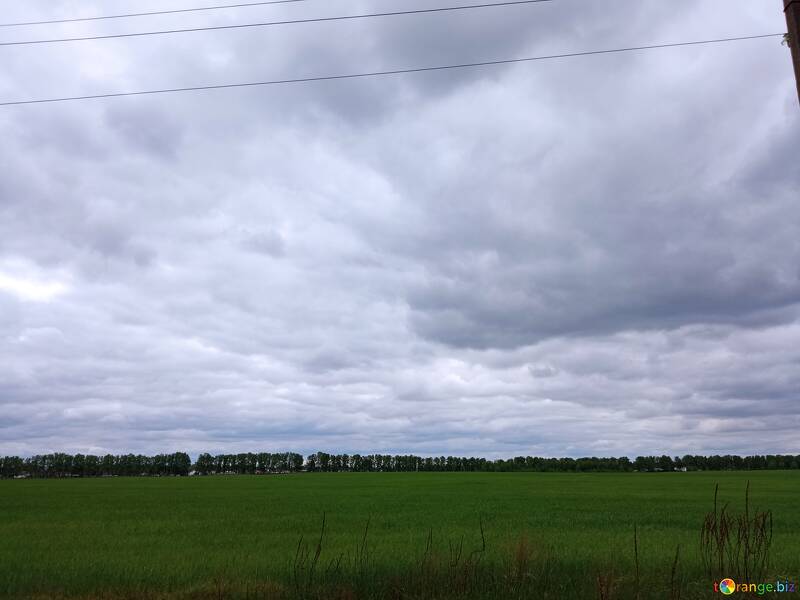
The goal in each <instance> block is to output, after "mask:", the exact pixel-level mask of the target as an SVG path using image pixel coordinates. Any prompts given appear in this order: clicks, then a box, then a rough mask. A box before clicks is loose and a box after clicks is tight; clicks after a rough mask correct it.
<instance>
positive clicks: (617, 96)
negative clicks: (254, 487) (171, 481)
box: [0, 0, 800, 457]
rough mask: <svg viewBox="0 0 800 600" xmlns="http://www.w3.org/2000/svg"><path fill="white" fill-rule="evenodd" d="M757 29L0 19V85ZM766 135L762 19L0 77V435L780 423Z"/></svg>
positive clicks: (571, 449) (772, 3) (659, 22)
mask: <svg viewBox="0 0 800 600" xmlns="http://www.w3.org/2000/svg"><path fill="white" fill-rule="evenodd" d="M211 3H212V2H211V0H209V1H208V2H198V3H197V4H194V3H193V2H191V0H185V1H184V0H181V1H179V0H170V2H168V3H165V2H156V1H155V0H153V1H149V2H144V1H137V2H134V1H133V0H113V1H111V2H108V1H106V2H100V1H99V0H85V1H81V2H67V1H56V0H28V1H26V2H23V3H20V2H0V4H2V20H3V22H11V21H19V20H36V19H47V18H61V17H69V16H94V15H100V14H108V13H115V12H127V11H131V10H134V11H138V10H147V9H156V10H159V9H161V10H163V9H164V8H173V7H175V8H182V7H188V6H196V5H198V4H199V5H203V4H205V5H208V4H211ZM459 3H460V4H465V3H466V2H465V1H464V0H451V2H446V1H444V0H442V2H439V1H438V0H437V1H434V0H417V1H410V0H359V1H356V0H308V1H307V2H299V3H296V4H289V5H283V6H268V7H258V8H242V9H236V10H225V11H210V12H204V13H194V14H181V15H175V16H167V17H146V18H137V19H120V20H114V21H101V22H94V23H91V22H90V23H79V24H72V25H69V26H67V25H47V26H38V27H20V28H6V29H0V37H1V38H2V39H3V40H15V39H20V40H21V39H34V38H42V37H61V36H70V35H94V34H106V33H118V32H126V31H136V30H148V29H169V28H174V27H193V26H198V27H202V26H208V25H216V24H232V23H244V22H248V21H264V20H275V19H293V18H308V17H316V16H333V15H341V14H355V13H359V12H371V11H383V10H397V9H406V8H420V7H431V6H442V5H455V4H459ZM723 4H724V5H725V9H724V10H722V8H723V7H722V5H723ZM785 29H786V24H785V21H784V20H783V15H782V12H781V2H780V0H768V1H759V2H754V1H753V0H731V1H729V2H725V3H723V2H722V1H721V0H700V1H697V0H670V1H668V2H667V1H663V0H596V1H591V2H590V1H587V0H583V1H579V0H556V1H553V2H546V3H541V4H537V5H528V6H517V7H505V8H491V9H483V10H473V11H462V12H455V13H442V14H437V15H418V16H403V17H394V18H384V19H371V20H361V21H347V22H336V23H321V24H310V25H293V26H287V27H279V28H278V27H276V28H266V29H265V28H260V29H259V28H257V29H244V30H235V31H217V32H209V33H191V34H182V35H175V36H159V37H147V38H134V39H114V40H106V41H97V42H81V43H71V44H58V45H35V46H16V47H0V101H7V100H19V99H29V98H41V97H52V96H64V95H73V94H75V95H82V94H91V93H103V92H114V91H133V90H142V89H152V88H161V87H176V86H191V85H202V84H209V83H212V84H213V83H230V82H242V81H252V80H263V79H280V78H288V77H304V76H317V75H329V74H340V73H355V72H360V71H372V70H380V69H396V68H406V67H416V66H428V65H436V64H446V63H451V62H468V61H474V60H494V59H505V58H514V57H524V56H536V55H542V54H557V53H564V52H575V51H584V50H595V49H610V48H618V47H624V46H636V45H642V44H653V43H661V42H677V41H689V40H696V39H710V38H719V37H728V36H739V35H750V34H762V33H776V32H782V31H785ZM799 139H800V107H798V102H797V98H796V90H795V85H794V81H793V75H792V71H791V61H790V56H789V51H788V49H787V48H786V47H784V46H781V43H780V39H779V38H768V39H762V40H755V41H745V42H738V43H730V44H720V45H711V46H695V47H685V48H672V49H662V50H652V51H647V52H638V53H628V54H615V55H603V56H591V57H583V58H572V59H565V60H554V61H544V62H536V63H524V64H517V65H512V66H504V67H497V68H481V69H473V70H463V71H448V72H438V73H423V74H414V75H402V76H395V77H382V78H373V79H361V80H350V81H338V82H324V83H314V84H306V85H293V86H284V87H267V88H249V89H233V90H221V91H213V92H202V93H183V94H173V95H161V96H145V97H129V98H117V99H110V100H92V101H83V102H73V103H63V104H42V105H33V106H16V107H2V108H0V454H21V455H29V454H33V453H39V452H45V451H69V452H92V453H105V452H115V453H116V452H128V451H133V452H148V453H153V452H161V451H172V450H186V451H189V452H191V453H197V452H199V451H205V450H208V451H211V452H223V451H260V450H265V451H266V450H281V449H283V450H295V451H299V452H310V451H314V450H317V449H319V450H327V451H347V452H354V451H360V452H414V453H418V454H457V455H483V456H487V457H509V456H515V455H519V454H532V455H549V456H582V455H630V456H635V455H636V454H640V453H648V454H649V453H657V454H660V453H669V454H684V453H712V452H720V453H722V452H732V453H742V454H744V453H753V452H758V453H768V452H793V453H800V436H798V433H797V432H798V430H800V191H799V190H800V166H799V165H800V163H799V162H798V153H797V152H798V140H799Z"/></svg>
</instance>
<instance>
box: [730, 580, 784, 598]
mask: <svg viewBox="0 0 800 600" xmlns="http://www.w3.org/2000/svg"><path fill="white" fill-rule="evenodd" d="M714 591H715V592H720V593H722V594H725V595H726V596H730V595H731V594H733V593H734V592H742V593H749V594H758V595H759V596H763V595H764V594H775V593H782V592H796V591H798V589H797V584H796V583H794V582H792V581H776V582H775V583H736V582H735V581H734V580H733V579H731V578H730V577H728V578H726V579H723V580H722V581H720V582H716V581H715V582H714Z"/></svg>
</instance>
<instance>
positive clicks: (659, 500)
mask: <svg viewBox="0 0 800 600" xmlns="http://www.w3.org/2000/svg"><path fill="white" fill-rule="evenodd" d="M748 480H749V481H750V482H751V494H750V500H751V510H752V509H753V508H754V507H759V508H768V509H771V510H772V512H773V515H774V539H773V545H772V551H771V564H770V567H769V575H770V577H778V576H780V577H783V578H789V579H793V580H795V581H797V580H798V579H800V577H798V574H800V535H799V534H800V510H798V509H799V508H800V476H799V475H798V473H797V472H791V471H775V472H748V473H741V472H735V473H734V472H727V473H658V474H655V473H654V474H648V473H623V474H559V473H552V474H550V473H508V474H504V473H332V474H322V473H320V474H296V475H277V476H228V477H225V476H220V477H206V478H104V479H62V480H5V481H0V595H6V596H9V597H35V596H37V595H39V597H53V596H58V595H61V596H66V597H72V596H77V597H81V596H82V597H109V598H111V597H148V595H149V597H154V598H155V597H161V595H163V596H164V597H167V596H169V597H198V598H200V597H238V596H241V597H253V598H254V597H270V596H269V593H276V594H277V593H278V592H279V591H280V590H289V589H295V591H297V590H299V589H300V588H299V587H297V584H296V581H295V582H294V583H293V578H295V577H296V576H298V573H300V576H302V577H303V578H305V577H307V576H308V568H307V567H306V568H305V570H303V569H302V568H301V567H303V565H302V564H300V563H301V562H302V561H301V560H300V559H298V558H297V556H298V554H297V550H298V543H299V541H300V538H301V536H303V541H304V543H305V542H307V543H308V548H307V550H308V554H309V556H310V559H309V562H310V561H311V560H312V559H313V554H314V552H315V549H316V545H317V542H318V539H319V537H320V529H321V522H322V517H323V514H325V517H326V531H325V535H324V538H323V543H322V548H321V554H320V558H319V561H318V563H317V564H318V566H317V567H316V574H315V575H314V577H315V578H316V579H314V581H319V582H322V580H323V579H324V577H323V575H324V574H325V573H326V572H327V573H328V574H329V579H330V580H331V581H334V580H336V581H340V582H344V583H341V584H337V585H338V588H337V589H340V588H341V589H343V587H346V586H347V585H349V586H351V587H352V588H353V589H362V588H363V589H366V587H364V585H365V584H364V580H365V578H368V577H372V578H373V580H372V581H371V584H370V585H372V588H370V589H375V590H377V589H379V588H380V585H379V584H378V583H376V582H377V580H378V579H382V580H386V579H387V578H388V579H392V578H394V579H393V580H394V581H396V582H397V583H396V584H394V585H395V586H396V587H400V588H402V587H403V584H402V581H403V579H404V578H408V577H410V575H409V573H410V572H415V573H418V574H419V573H421V572H422V571H423V570H424V567H423V565H425V564H428V563H426V562H425V561H426V560H428V561H429V563H430V564H434V563H435V564H436V565H438V566H437V569H440V570H443V571H446V570H447V569H448V568H450V567H452V565H453V564H454V562H455V563H456V564H458V560H456V558H458V557H457V551H455V550H453V548H454V547H457V546H458V545H459V543H460V540H461V539H462V537H463V552H462V554H461V558H460V559H459V560H460V561H461V562H462V563H463V562H464V561H465V560H466V557H467V556H468V555H470V553H471V552H472V551H473V550H477V549H479V548H481V547H482V540H481V532H480V523H481V521H482V522H483V527H484V532H485V541H486V547H485V551H484V553H483V554H481V555H480V565H481V569H483V571H480V572H478V571H475V573H480V574H482V576H484V575H486V573H489V572H490V571H492V572H495V573H502V575H498V577H505V578H506V579H508V578H509V577H511V575H509V574H510V573H513V572H514V571H515V569H517V570H519V569H518V568H519V567H520V565H522V566H523V567H524V568H525V569H527V572H526V573H527V574H526V575H525V576H526V577H529V578H530V579H536V578H539V580H540V581H538V582H536V583H534V584H530V583H529V585H534V586H535V589H537V590H539V593H538V595H539V596H541V597H551V598H559V597H576V598H577V597H584V598H585V597H599V595H598V594H599V592H598V579H597V578H598V575H599V576H601V577H602V578H605V579H604V581H605V580H606V579H609V580H611V584H610V587H611V588H613V589H615V590H616V591H615V593H614V595H613V596H612V597H620V598H623V597H627V596H626V594H630V593H632V592H630V590H631V589H632V588H631V585H633V578H634V572H635V562H634V551H633V529H634V525H636V527H637V529H638V552H639V568H640V572H641V578H642V579H643V580H646V581H648V584H647V585H646V586H645V587H646V588H647V590H648V591H646V592H644V593H642V597H669V593H674V592H666V591H665V590H667V589H668V588H669V586H671V585H673V586H674V584H673V583H670V581H671V580H672V581H674V580H676V579H677V580H678V581H679V582H680V586H681V589H682V595H681V597H682V598H688V597H714V596H715V595H713V594H709V593H708V590H709V589H710V586H711V581H710V579H709V577H708V575H706V574H704V573H703V572H702V571H701V561H700V555H699V535H700V527H701V523H702V520H703V516H704V514H705V513H706V512H708V511H709V510H711V509H712V506H713V495H714V486H715V484H716V483H719V485H720V501H721V503H723V502H728V501H730V502H731V507H732V509H734V510H739V509H742V508H743V505H744V490H745V486H746V482H747V481H748ZM368 519H369V529H368V531H367V544H366V547H364V546H363V538H364V532H365V526H366V523H367V520H368ZM429 535H430V538H431V544H430V549H429V551H428V552H427V553H426V546H427V545H428V542H427V540H428V537H429ZM678 545H680V547H681V550H680V556H679V559H678V566H677V573H676V575H675V576H673V575H672V574H671V567H672V563H673V560H674V557H675V552H676V546H678ZM304 548H305V545H304V544H301V545H300V549H301V552H300V557H301V559H302V557H303V556H304V554H305V551H304ZM451 551H452V553H451ZM521 554H524V556H523V557H521ZM473 556H478V555H473ZM340 557H341V561H340V562H339V563H338V564H339V568H338V569H337V568H335V567H334V565H335V564H336V561H339V560H340ZM454 557H456V558H454ZM332 561H333V562H332ZM451 570H452V569H451ZM366 572H368V574H365V573H366ZM298 577H299V576H298ZM357 577H358V578H360V579H359V580H358V581H356V579H355V578H357ZM268 581H270V582H275V584H274V585H273V584H269V585H267V584H266V583H265V582H268ZM345 584H346V585H345ZM292 585H295V588H292ZM331 585H333V584H331ZM359 586H361V587H359ZM333 587H336V586H333ZM333 587H331V589H333ZM367 587H368V586H367ZM381 589H383V588H381ZM256 590H259V591H260V592H259V593H260V594H261V596H256V595H254V594H255V591H256ZM276 590H277V591H276ZM309 590H310V588H308V589H304V590H301V591H302V593H303V594H311V591H309ZM626 590H627V591H626ZM384 592H385V590H383V591H381V592H380V593H381V594H383V593H384ZM298 593H300V592H298ZM314 593H316V594H317V595H318V596H319V595H322V596H323V597H324V593H323V592H321V591H319V590H317V591H316V592H314ZM331 593H332V592H331ZM337 593H339V592H337ZM348 593H349V592H348ZM375 593H376V594H378V592H375ZM648 593H649V594H650V595H648ZM665 594H666V595H665ZM406 596H407V597H413V596H412V595H408V594H407V595H406ZM406 596H403V595H402V594H400V595H399V597H406ZM717 596H718V595H717ZM276 597H277V596H276ZM337 597H343V598H344V597H357V594H356V595H352V594H351V595H349V596H348V595H347V594H340V596H337Z"/></svg>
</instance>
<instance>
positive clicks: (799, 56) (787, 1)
mask: <svg viewBox="0 0 800 600" xmlns="http://www.w3.org/2000/svg"><path fill="white" fill-rule="evenodd" d="M783 12H784V13H786V25H787V26H788V27H789V29H788V31H789V46H790V47H791V49H792V62H793V63H794V78H795V82H796V83H797V99H798V101H800V0H783Z"/></svg>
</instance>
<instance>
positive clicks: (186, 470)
mask: <svg viewBox="0 0 800 600" xmlns="http://www.w3.org/2000/svg"><path fill="white" fill-rule="evenodd" d="M798 468H800V455H798V456H793V455H781V454H776V455H773V454H769V455H754V456H744V457H743V456H733V455H724V456H720V455H713V456H701V455H690V454H687V455H685V456H682V457H678V456H675V457H670V456H667V455H662V456H637V457H636V458H635V459H634V460H631V459H629V458H628V457H625V456H622V457H619V458H613V457H611V458H598V457H595V456H592V457H585V458H543V457H537V456H518V457H515V458H511V459H497V460H490V459H486V458H475V457H470V458H466V457H458V456H433V457H431V456H428V457H421V456H414V455H390V454H366V455H361V454H328V453H327V452H315V453H314V454H311V455H309V456H307V457H305V458H304V457H303V456H302V455H301V454H297V453H296V452H279V453H269V452H259V453H252V452H246V453H239V454H218V455H211V454H209V453H207V452H204V453H202V454H200V456H198V458H197V461H196V462H195V463H194V464H193V463H192V461H191V458H190V457H189V455H188V454H187V453H186V452H175V453H173V454H158V455H155V456H143V455H134V454H121V455H113V454H106V455H104V456H94V455H91V454H86V455H84V454H74V455H71V454H63V453H54V454H44V455H37V456H32V457H30V458H20V457H18V456H6V457H3V458H0V477H4V478H12V477H103V476H171V475H172V476H175V475H190V474H197V475H216V474H239V475H245V474H253V475H259V474H267V473H293V472H299V471H309V472H408V471H429V472H453V471H482V472H515V471H536V472H567V473H576V472H584V473H591V472H629V471H649V472H659V471H661V472H663V471H676V470H678V471H683V470H686V471H726V470H733V471H749V470H778V469H798Z"/></svg>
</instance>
